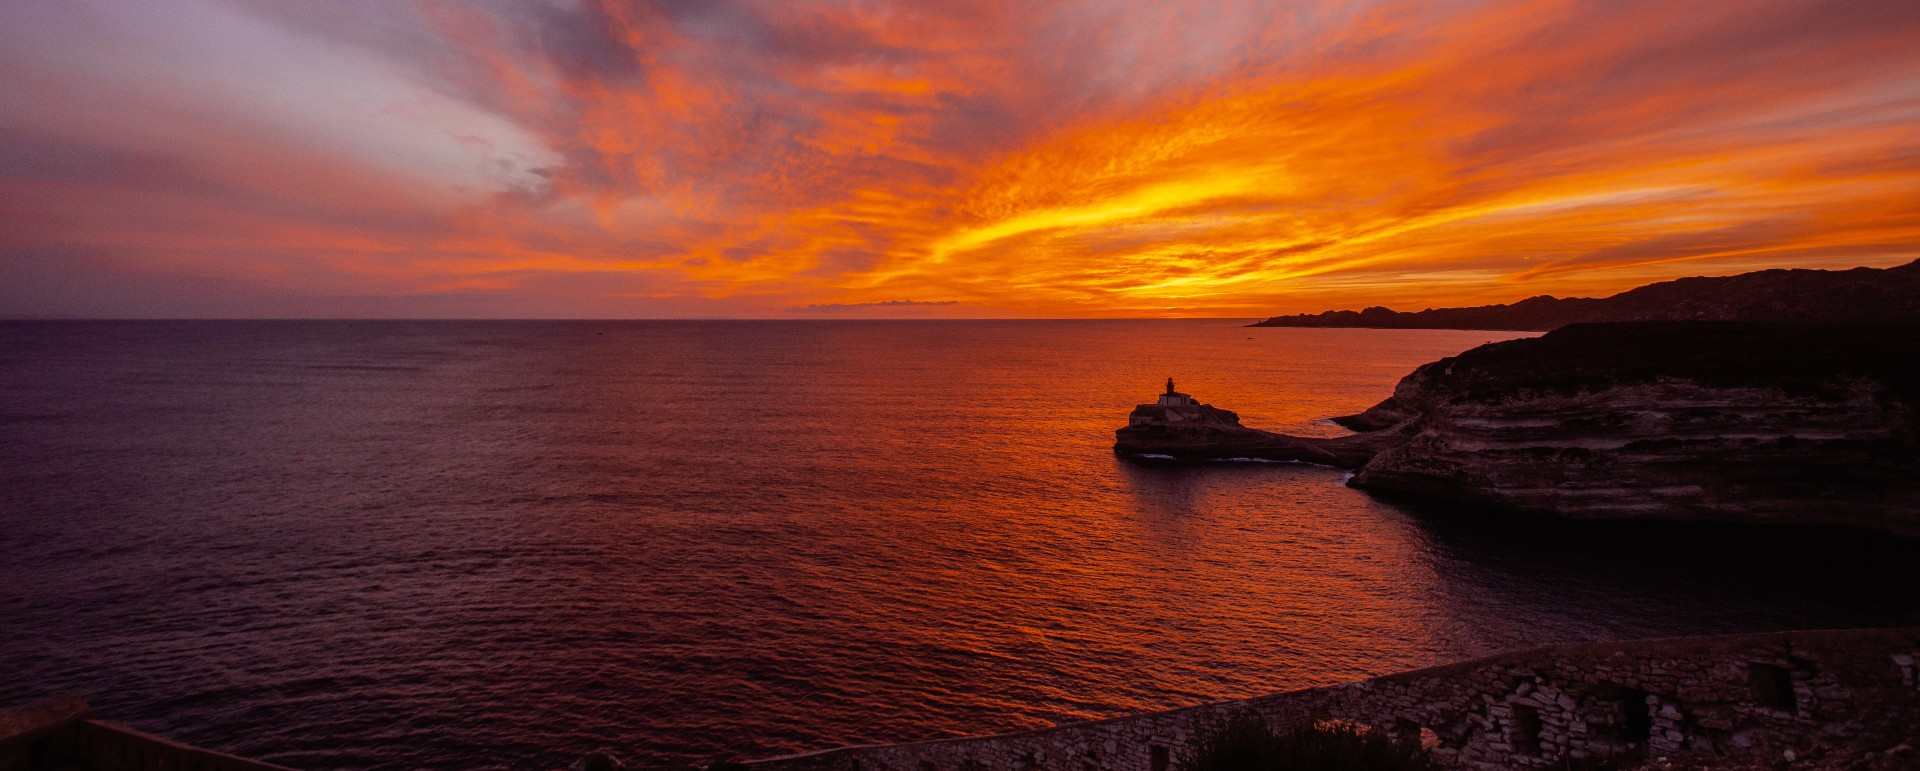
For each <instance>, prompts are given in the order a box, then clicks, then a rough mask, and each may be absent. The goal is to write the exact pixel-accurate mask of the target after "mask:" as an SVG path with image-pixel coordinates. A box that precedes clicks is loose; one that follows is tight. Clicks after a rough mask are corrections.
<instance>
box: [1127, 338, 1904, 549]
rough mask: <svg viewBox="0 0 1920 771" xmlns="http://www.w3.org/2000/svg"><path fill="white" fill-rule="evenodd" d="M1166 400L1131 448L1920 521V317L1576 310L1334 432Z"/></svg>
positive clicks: (1373, 476)
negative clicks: (1171, 415) (1746, 318)
mask: <svg viewBox="0 0 1920 771" xmlns="http://www.w3.org/2000/svg"><path fill="white" fill-rule="evenodd" d="M1196 404H1197V402H1196ZM1154 406H1155V405H1142V406H1141V408H1137V409H1136V412H1135V417H1134V419H1133V420H1131V421H1130V423H1129V425H1128V426H1127V427H1126V428H1122V429H1120V430H1119V431H1118V432H1116V442H1115V450H1116V451H1117V452H1119V453H1121V454H1123V455H1128V456H1135V457H1140V456H1148V457H1162V458H1170V459H1176V460H1208V459H1224V458H1234V457H1256V458H1264V459H1274V460H1298V461H1303V462H1310V463H1321V464H1324V465H1329V466H1336V467H1340V468H1348V469H1353V470H1354V471H1355V474H1354V476H1353V477H1352V479H1351V480H1350V481H1349V484H1351V485H1352V486H1354V487H1357V488H1361V489H1365V490H1368V491H1370V492H1375V493H1379V494H1384V495H1392V496H1399V497H1405V498H1409V499H1415V500H1418V501H1424V502H1434V503H1448V504H1466V505H1464V506H1458V507H1457V508H1459V509H1461V510H1494V511H1506V512H1517V513H1524V514H1533V515H1546V516H1552V517H1560V518H1572V519H1610V520H1617V519H1626V520H1671V521H1696V522H1733V523H1763V524H1790V525H1819V526H1847V527H1857V528H1867V529H1872V530H1877V531H1882V532H1892V533H1899V534H1903V535H1908V536H1920V324H1911V323H1907V324H1791V323H1732V322H1729V323H1717V322H1644V323H1621V324H1582V325H1575V326H1569V327H1566V328H1563V329H1560V330H1557V331H1554V332H1551V333H1549V334H1546V335H1543V336H1540V337H1536V338H1527V339H1521V340H1511V341H1506V342H1501V343H1493V344H1490V345H1484V346H1481V347H1479V348H1475V349H1472V350H1470V351H1467V352H1465V353H1462V354H1460V355H1459V356H1454V357H1449V358H1446V359H1441V360H1439V361H1436V362H1433V363H1430V364H1427V365H1424V366H1422V367H1420V368H1419V369H1417V370H1415V371H1414V372H1413V373H1412V374H1410V375H1408V376H1407V377H1405V378H1404V379H1402V380H1401V381H1400V383H1399V385H1398V386H1397V387H1396V388H1395V389H1394V392H1393V395H1392V396H1390V397H1388V398H1387V399H1386V400H1384V401H1382V402H1381V403H1379V404H1377V405H1375V406H1374V407H1372V408H1370V409H1368V410H1366V411H1364V412H1361V413H1359V414H1356V415H1348V416H1343V417H1340V418H1337V419H1336V420H1337V422H1339V423H1341V424H1342V425H1345V426H1347V427H1348V428H1351V429H1353V430H1355V431H1356V432H1357V433H1356V434H1354V435H1352V436H1347V437H1339V438H1334V439H1319V438H1310V437H1294V436H1288V435H1285V434H1277V433H1273V432H1266V431H1259V430H1257V429H1251V428H1246V427H1243V426H1240V425H1239V420H1238V417H1237V416H1235V415H1233V413H1231V412H1229V411H1226V410H1219V409H1216V408H1211V407H1207V406H1206V405H1200V406H1201V407H1203V408H1205V409H1206V410H1210V411H1211V412H1210V413H1202V414H1205V415H1207V416H1208V419H1206V420H1199V421H1169V420H1165V419H1162V418H1159V417H1156V416H1155V415H1154V414H1153V413H1152V408H1153V407H1154ZM1142 410H1147V411H1148V414H1146V415H1144V416H1143V415H1142V414H1141V411H1142Z"/></svg>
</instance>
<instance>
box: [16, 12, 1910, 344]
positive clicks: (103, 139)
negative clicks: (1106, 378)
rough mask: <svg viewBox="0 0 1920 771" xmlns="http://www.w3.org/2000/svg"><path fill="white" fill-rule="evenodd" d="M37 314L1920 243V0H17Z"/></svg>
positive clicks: (32, 306)
mask: <svg viewBox="0 0 1920 771" xmlns="http://www.w3.org/2000/svg"><path fill="white" fill-rule="evenodd" d="M0 73H4V78H3V79H0V315H16V316H19V315H28V316H32V315H60V316H417V317H495V316H505V317H549V316H560V317H578V316H589V317H639V318H654V317H683V316H742V317H800V318H833V317H844V316H855V317H858V316H1019V317H1052V316H1262V315H1267V314H1272V313H1280V312H1297V311H1316V310H1321V309H1324V308H1329V307H1359V306H1363V305H1372V304H1387V305H1392V306H1395V307H1403V308H1407V307H1411V308H1419V307H1425V306H1429V305H1458V304H1478V303H1486V302H1508V301H1512V300H1516V299H1520V298H1523V297H1526V296H1529V295H1534V294H1542V293H1552V294H1561V295H1568V294H1573V295H1593V294H1606V293H1611V292H1614V291H1618V290H1621V289H1625V288H1629V287H1632V286H1635V285H1638V284H1642V283H1646V282H1648V281H1652V280H1658V279H1662V278H1670V277H1676V276H1683V275H1702V274H1727V273H1736V272H1742V271H1746V270H1753V269H1758V268H1766V267H1781V266H1792V267H1850V266H1854V265H1889V264H1894V263H1901V262H1906V261H1909V260H1912V259H1914V258H1915V257H1920V3H1916V2H1915V1H1914V0H1840V1H1829V2H1808V1H1801V0H1745V1H1740V2H1698V3H1691V2H1672V1H1671V0H1659V1H1657V2H1638V1H1636V0H1605V1H1600V2H1590V3H1579V2H1561V1H1558V0H1543V1H1531V0H1521V1H1518V2H1503V1H1487V2H1447V1H1444V0H1443V1H1441V2H1429V1H1426V0H1422V1H1420V2H1412V1H1403V0H1383V1H1381V2H1357V3H1339V2H1321V1H1317V0H1300V1H1299V2H1265V3H1260V2H1219V3H1202V2H1182V3H1160V2H1144V1H1140V2H1100V1H1090V0H1074V1H1071V2H1061V3H1032V4H1029V3H1014V2H946V3H941V2H901V3H881V2H864V1H862V2H848V3H819V4H815V3H804V2H796V1H792V0H787V1H779V0H775V1H770V2H720V1H718V0H688V1H685V2H679V1H676V2H657V3H647V2H616V1H615V0H605V1H604V2H597V1H596V0H544V1H540V0H498V1H497V2H417V3H413V2H402V0H350V1H329V2H304V1H303V2H295V1H292V0H289V1H288V2H268V1H266V0H165V1H164V2H161V1H154V2H145V1H141V0H113V1H110V2H96V1H93V0H11V1H10V2H6V3H4V4H0Z"/></svg>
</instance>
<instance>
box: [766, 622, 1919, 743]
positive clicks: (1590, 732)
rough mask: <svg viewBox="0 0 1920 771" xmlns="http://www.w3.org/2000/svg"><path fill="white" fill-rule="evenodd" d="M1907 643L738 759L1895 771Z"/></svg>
mask: <svg viewBox="0 0 1920 771" xmlns="http://www.w3.org/2000/svg"><path fill="white" fill-rule="evenodd" d="M1917 652H1920V629H1884V630H1883V629H1875V630H1854V631H1824V632H1790V633H1774V634H1755V635H1732V636H1726V637H1696V638H1674V639H1666V640H1641V641H1635V642H1607V643H1588V644H1583V645H1565V646H1557V647H1549V648H1537V649H1534V650H1528V651H1516V652H1513V653H1507V654H1502V655H1498V656H1493V657H1489V658H1484V659H1478V660H1474V661H1465V662H1459V663H1455V664H1448V665H1444V666H1439V667H1433V668H1429V669H1422V670H1417V671H1412V672H1402V673H1399V674H1392V675H1386V676H1383V677H1377V678H1373V679H1371V680H1362V681H1358V682H1352V683H1345V684H1341V685H1332V686H1325V687H1320V688H1309V689H1306V690H1300V691H1291V692H1287V693H1278V694H1272V695H1268V696H1260V697H1256V698H1252V699H1247V700H1244V701H1231V702H1218V703H1214V704H1203V705H1198V706H1194V707H1189V708H1186V709H1180V710H1174V711H1171V712H1153V713H1146V714H1139V715H1132V716H1127V717H1121V718H1115V719H1110V720H1100V721H1095V722H1089V723H1068V724H1064V725H1059V726H1055V727H1053V728H1045V729H1040V730H1035V731H1026V732H1022V733H1012V734H1002V735H998V736H973V737H962V738H954V739H940V740H935V741H925V742H914V743H909V744H886V745H869V746H863V747H848V748H844V749H838V750H828V751H825V752H816V753H809V754H803V755H788V756H784V757H778V758H768V759H765V760H757V761H751V762H749V763H747V764H746V768H747V769H748V770H749V771H916V769H936V770H937V771H966V770H968V769H1034V770H1035V771H1043V770H1044V771H1067V770H1076V771H1078V770H1085V771H1135V770H1138V771H1164V770H1165V769H1171V768H1175V767H1176V766H1174V764H1173V760H1174V759H1176V758H1182V757H1186V756H1187V755H1188V754H1189V753H1191V752H1193V751H1194V749H1195V747H1194V738H1195V737H1196V736H1200V735H1202V734H1203V733H1204V732H1205V731H1206V730H1207V728H1208V727H1209V726H1215V725H1218V724H1219V723H1220V721H1222V720H1227V719H1231V718H1234V717H1237V716H1245V715H1253V716H1257V717H1259V718H1260V719H1261V720H1264V721H1265V722H1266V723H1267V724H1268V725H1271V726H1274V727H1277V728H1291V727H1300V726H1307V725H1315V724H1327V723H1337V724H1346V725H1352V726H1357V727H1361V726H1363V727H1365V728H1366V729H1367V730H1372V731H1383V732H1389V735H1392V736H1397V737H1402V738H1404V739H1405V740H1406V741H1408V742H1418V743H1419V745H1420V746H1421V747H1423V748H1425V749H1426V750H1427V753H1426V754H1427V755H1428V757H1429V758H1430V759H1431V760H1432V762H1433V763H1434V764H1436V765H1437V766H1439V767H1441V768H1459V769H1486V770H1487V771H1495V770H1497V769H1515V768H1541V769H1640V768H1646V769H1683V768H1684V769H1696V768H1716V769H1725V768H1736V769H1749V768H1751V769H1774V768H1806V769H1862V770H1863V771H1869V770H1870V771H1892V770H1893V769H1903V770H1910V769H1913V768H1916V767H1917V766H1916V762H1917V761H1920V752H1917V751H1916V749H1915V746H1916V745H1920V740H1916V738H1915V735H1914V726H1915V725H1916V724H1917V723H1916V721H1920V681H1916V677H1917V676H1920V675H1916V665H1915V659H1916V655H1920V653H1917Z"/></svg>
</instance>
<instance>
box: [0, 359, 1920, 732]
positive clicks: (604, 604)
mask: <svg viewBox="0 0 1920 771" xmlns="http://www.w3.org/2000/svg"><path fill="white" fill-rule="evenodd" d="M1498 337H1501V335H1497V334H1490V333H1468V332H1445V331H1372V330H1308V329H1243V328H1240V327H1239V326H1238V323H1237V322H1229V321H1183V322H1164V321H1156V322H924V323H922V322H873V323H862V322H850V323H838V322H821V323H749V322H701V323H668V322H635V323H521V322H511V323H464V322H458V323H454V322H441V323H402V322H183V323H171V322H130V323H16V324H6V325H0V623H3V624H4V630H3V632H4V633H0V702H8V703H12V702H20V701H24V700H29V699H32V698H36V697H39V696H42V695H45V694H49V693H79V694H83V695H86V696H87V697H89V698H90V699H91V701H92V703H93V704H94V706H95V708H96V711H97V712H98V713H99V714H101V715H104V716H106V717H109V718H112V719H117V720H121V721H123V722H128V723H131V724H133V725H135V726H138V727H141V728H144V729H148V730H152V731H156V732H159V733H162V734H165V735H168V736H172V737H176V738H179V739H183V740H186V741H191V742H195V743H201V744H206V745H210V746H213V747H217V748H221V749H225V750H229V751H233V752H238V753H242V754H246V755H253V756H259V757H262V758H266V759H269V760H273V761H277V762H281V763H286V764H289V765H293V766H297V767H306V768H316V769H318V768H361V767H384V768H434V767H438V768H483V767H500V768H508V767H512V768H542V767H547V768H557V767H560V766H564V765H565V764H567V763H568V762H571V761H572V760H573V759H574V758H576V757H578V756H579V755H580V754H581V753H583V752H585V751H588V750H591V749H594V748H598V747H602V746H606V747H612V748H614V749H615V750H616V751H617V752H619V753H620V754H622V755H623V756H626V757H628V758H629V759H631V760H638V761H641V762H643V763H676V762H692V761H699V760H706V759H711V758H713V757H715V756H720V755H740V756H754V755H765V754H773V753H780V752H787V751H795V750H803V749H812V748H822V747H828V746H832V745H838V744H845V743H855V742H872V741H892V740H906V739H915V738H924V737H931V736H940V735H949V734H958V733H972V732H985V731H1000V730H1010V729H1020V728H1030V727H1039V726H1044V725H1047V724H1049V723H1053V722H1058V721H1067V720H1078V719H1086V718H1098V717H1104V716H1111V715H1116V714H1120V713H1125V712H1129V711H1134V710H1147V709H1157V708H1166V707H1174V706H1180V705H1185V704H1191V703H1195V702H1200V701H1206V700H1213V699H1222V698H1232V697H1242V696H1249V695H1253V694H1258V693H1263V692H1269V691H1276V690H1282V689H1290V688H1296V687H1303V686H1309V685H1316V684H1323V683H1330V682H1335V681H1341V680H1347V679H1351V678H1357V677H1362V676H1366V675H1371V674H1377V673H1384V672H1389V671H1393V670H1399V669H1405V668H1410V667H1418V666H1422V665H1428V664H1435V663H1439V662H1443V661H1448V660H1452V659H1456V658H1460V657H1464V656H1472V655H1478V654H1485V653H1490V652H1494V651H1497V650H1501V649H1505V648H1511V647H1517V646H1526V645H1533V644H1540V643H1549V642H1557V641H1571V640H1584V639H1598V638H1613V637H1634V636H1648V635H1667V634H1692V633H1705V632H1715V631H1737V630H1749V629H1767V628H1779V627H1793V626H1854V625H1873V624H1888V623H1897V622H1909V623H1911V622H1915V621H1920V612H1916V607H1917V606H1920V595H1915V593H1913V592H1911V591H1898V592H1895V591H1888V587H1900V586H1905V587H1907V588H1909V589H1910V588H1911V587H1912V586H1913V585H1915V584H1914V583H1913V581H1914V579H1915V578H1916V576H1914V575H1913V574H1912V572H1911V571H1912V570H1913V569H1912V568H1909V567H1905V566H1906V565H1912V564H1916V563H1920V560H1915V559H1914V557H1915V554H1913V553H1912V550H1911V549H1910V548H1907V547H1902V546H1896V545H1891V544H1884V543H1880V542H1878V541H1876V540H1872V539H1861V538H1856V537H1851V536H1841V537H1835V538H1834V539H1831V540H1833V541H1835V542H1834V543H1826V542H1824V541H1823V540H1822V539H1818V538H1808V537H1804V536H1794V537H1791V538H1775V537H1770V536H1761V537H1748V536H1741V537H1730V536H1728V535H1727V534H1724V533H1716V532H1711V531H1693V530H1675V529H1656V530H1651V531H1649V530H1646V529H1631V530H1619V529H1591V528H1588V529H1579V530H1576V531H1572V532H1568V531H1564V530H1555V529H1550V528H1528V527H1517V526H1516V525H1515V523H1508V522H1490V521H1488V520H1485V519H1483V518H1481V517H1479V516H1477V515H1476V513H1475V512H1419V513H1414V512H1409V511H1407V510H1404V509H1402V508H1398V507H1396V506H1394V505H1390V504H1388V503H1384V502H1381V501H1377V500H1374V499H1372V498H1369V497H1368V496H1366V495H1364V494H1362V493H1359V492H1357V491H1354V490H1350V489H1348V488H1346V487H1344V486H1342V484H1341V483H1342V480H1343V476H1344V475H1343V474H1342V473H1341V472H1339V471H1335V470H1330V469H1323V468H1316V467H1312V466H1300V465H1277V464H1239V465H1219V466H1208V467H1184V468H1183V467H1139V466H1134V465H1130V464H1128V463H1125V462H1121V461H1118V460H1116V459H1115V457H1114V456H1113V455H1112V453H1111V451H1110V449H1109V448H1110V446H1111V443H1112V430H1113V429H1114V428H1115V427H1117V426H1119V425H1121V424H1122V423H1123V422H1124V420H1125V417H1126V414H1127V411H1128V410H1129V409H1130V408H1131V407H1132V405H1133V404H1134V403H1136V402H1139V401H1144V400H1147V399H1149V398H1151V397H1152V396H1153V395H1154V394H1155V393H1157V392H1158V391H1159V389H1160V387H1161V384H1162V381H1164V379H1165V378H1166V377H1167V376H1169V375H1172V376H1173V377H1175V378H1176V379H1177V380H1178V381H1179V384H1180V386H1181V388H1182V390H1185V391H1189V392H1191V393H1194V394H1195V395H1197V396H1199V397H1201V398H1202V399H1203V400H1205V401H1208V402H1211V403H1214V404H1216V405H1220V406H1224V407H1229V408H1231V409H1235V410H1238V411H1239V412H1240V414H1241V415H1242V417H1243V420H1244V421H1245V422H1246V423H1248V424H1249V425H1255V426H1261V427H1269V428H1275V429H1282V430H1287V431H1293V432H1305V433H1316V434H1333V433H1338V432H1339V429H1337V428H1335V427H1332V426H1330V425H1328V424H1326V423H1324V422H1322V421H1321V419H1322V418H1324V417H1325V416H1328V415H1333V414H1339V413H1343V412H1350V411H1354V410H1358V409H1360V408H1363V407H1365V406H1367V405H1369V404H1371V403H1373V402H1375V401H1377V400H1379V399H1380V398H1382V397H1384V396H1385V395H1386V394H1387V393H1388V392H1389V390H1390V389H1391V387H1392V385H1393V383H1394V382H1395V381H1396V380H1397V379H1398V378H1399V377H1400V376H1401V375H1403V374H1405V373H1406V372H1407V371H1409V370H1411V369H1412V368H1413V367H1414V366H1416V365H1418V364H1420V363H1423V362H1425V361H1428V360H1431V359H1434V358H1437V357H1440V356H1444V355H1449V354H1453V353H1457V352H1459V351H1461V350H1464V349H1466V348H1469V347H1472V346H1474V345H1476V344H1479V343H1482V342H1486V341H1489V340H1493V339H1496V338H1498Z"/></svg>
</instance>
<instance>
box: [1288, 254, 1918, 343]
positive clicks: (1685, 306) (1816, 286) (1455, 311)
mask: <svg viewBox="0 0 1920 771" xmlns="http://www.w3.org/2000/svg"><path fill="white" fill-rule="evenodd" d="M1914 320H1920V261H1915V262H1910V263H1907V264H1905V265H1901V266H1899V267H1895V268H1886V269H1877V268H1854V269H1852V270H1763V271H1758V272H1754V273H1742V274H1740V275H1737V276H1724V277H1695V278H1683V279H1677V280H1674V281H1662V282H1660V283H1657V284H1648V285H1646V286H1643V287H1640V288H1638V289H1631V290H1628V291H1625V292H1621V293H1620V294H1617V295H1614V296H1612V297H1604V298H1590V297H1572V298H1560V297H1552V296H1548V295H1541V296H1539V297H1530V298H1527V299H1525V300H1521V301H1519V302H1516V303H1512V304H1510V305H1481V306H1475V307H1471V308H1428V309H1426V310H1423V311H1413V312H1401V311H1396V310H1392V309H1390V308H1380V307H1374V308H1368V309H1366V310H1363V311H1327V312H1325V313H1314V314H1308V313H1303V314H1299V315H1293V316H1274V317H1273V318H1270V319H1267V320H1265V321H1262V322H1260V323H1257V324H1254V325H1253V326H1256V327H1371V328H1380V329H1511V330H1535V331H1541V330H1548V329H1558V328H1560V327H1563V326H1567V325H1569V324H1580V323H1587V322H1611V321H1796V322H1848V323H1872V322H1897V321H1914Z"/></svg>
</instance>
